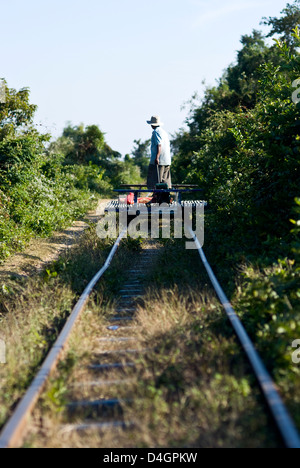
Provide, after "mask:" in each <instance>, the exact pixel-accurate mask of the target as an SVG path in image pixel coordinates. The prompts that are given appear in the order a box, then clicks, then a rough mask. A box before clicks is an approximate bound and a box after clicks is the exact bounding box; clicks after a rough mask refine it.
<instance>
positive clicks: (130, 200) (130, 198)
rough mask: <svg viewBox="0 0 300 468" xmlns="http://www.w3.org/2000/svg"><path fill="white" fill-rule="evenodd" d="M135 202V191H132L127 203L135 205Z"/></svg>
mask: <svg viewBox="0 0 300 468" xmlns="http://www.w3.org/2000/svg"><path fill="white" fill-rule="evenodd" d="M133 204H134V193H133V192H130V194H129V195H127V205H133Z"/></svg>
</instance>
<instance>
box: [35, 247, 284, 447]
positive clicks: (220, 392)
mask: <svg viewBox="0 0 300 468" xmlns="http://www.w3.org/2000/svg"><path fill="white" fill-rule="evenodd" d="M163 245H164V246H163V253H162V254H161V256H160V257H159V258H160V259H159V262H158V264H157V266H156V268H155V269H154V270H153V271H151V272H150V271H149V275H148V278H147V280H148V285H149V289H148V292H147V293H146V295H145V296H144V298H143V301H142V302H141V303H140V305H139V306H138V311H137V313H136V316H135V321H134V323H133V325H135V326H136V328H135V329H134V330H131V331H130V334H131V335H134V337H135V341H134V347H135V348H138V349H146V350H147V351H146V352H140V353H138V354H137V355H136V356H130V360H131V361H133V362H135V363H136V365H137V372H136V373H135V374H133V373H132V371H130V372H128V373H125V374H122V376H121V377H120V374H118V373H116V372H114V373H113V374H109V375H108V376H107V377H108V378H109V379H112V378H121V379H124V377H128V378H130V379H131V382H130V384H125V383H124V384H122V385H121V386H111V387H103V388H102V387H101V388H96V389H95V390H93V391H91V389H90V388H88V387H86V388H85V387H83V388H84V390H83V389H82V388H81V389H80V390H76V389H75V390H74V387H72V385H74V383H76V382H77V381H88V380H92V378H93V376H92V375H89V374H88V372H87V370H86V368H85V366H86V364H89V363H91V361H92V360H95V359H96V356H98V358H97V359H98V362H101V363H103V362H107V360H108V359H109V356H105V355H102V354H101V355H99V354H98V353H99V342H98V339H99V337H101V336H106V335H107V334H108V331H107V329H106V325H105V320H104V319H105V317H106V316H107V315H106V314H105V315H103V314H102V312H101V311H100V310H98V311H97V310H96V309H93V310H92V309H91V308H90V307H89V310H88V311H87V312H86V314H85V317H84V320H83V321H82V322H81V323H78V325H77V327H76V332H75V334H74V335H73V337H72V340H71V345H70V349H69V352H68V353H67V355H66V358H65V361H64V363H62V365H61V367H60V369H59V370H58V372H57V374H56V376H55V378H54V379H53V380H52V381H51V382H50V383H49V385H48V387H47V391H46V392H45V394H44V396H43V399H42V401H41V403H40V405H39V408H38V410H37V411H36V412H35V416H34V424H33V428H32V431H31V435H30V438H29V439H28V441H27V444H29V446H33V447H99V448H100V447H102V448H107V447H111V448H117V447H129V448H130V447H148V448H150V447H169V448H175V447H193V448H194V447H281V446H282V442H281V440H280V438H279V436H278V434H277V432H276V430H275V429H274V425H273V421H272V420H271V418H270V416H269V413H268V411H267V408H266V406H265V403H264V401H263V399H262V396H261V393H260V390H259V389H258V386H257V383H256V381H255V378H254V377H253V375H252V371H251V370H250V368H249V365H248V363H247V361H246V360H245V358H244V356H243V354H242V353H241V350H240V347H239V345H238V343H237V340H236V338H235V336H234V334H233V331H232V329H231V327H230V325H229V323H228V321H227V318H226V316H225V314H224V312H223V310H222V308H221V307H220V305H219V303H218V301H217V300H216V298H215V296H214V294H213V293H212V292H211V289H210V287H209V285H208V284H207V277H206V275H205V274H204V271H203V270H202V268H201V266H200V263H199V258H198V253H197V251H185V249H184V244H183V243H182V242H181V241H178V240H177V241H172V240H171V241H167V242H164V244H163ZM123 279H125V278H123ZM118 286H119V285H118ZM109 310H110V311H111V312H112V311H113V310H114V305H113V303H112V304H111V308H110V309H107V312H109ZM119 333H121V336H124V331H122V330H121V331H117V332H116V336H118V334H119ZM110 336H111V335H110ZM113 336H115V335H113ZM97 346H98V348H97ZM103 346H104V349H106V350H107V349H108V344H105V345H103ZM115 346H116V345H112V349H114V350H116V348H115ZM119 346H120V345H119ZM125 347H128V345H127V344H126V345H125ZM130 347H132V346H130ZM97 349H98V351H97ZM118 349H119V348H118ZM102 350H103V347H102ZM111 359H116V357H115V356H113V357H112V358H111ZM118 359H121V358H120V357H118ZM123 359H125V358H123ZM112 362H113V361H112ZM101 378H102V377H101ZM103 378H104V377H103ZM83 396H84V398H85V399H99V398H114V397H121V398H125V397H126V398H129V400H132V402H131V403H130V404H126V403H124V404H123V411H124V419H125V421H128V422H131V423H134V427H133V429H129V430H127V431H125V432H123V431H112V432H111V431H108V432H105V433H100V434H99V433H97V432H94V431H93V432H91V433H90V432H89V433H86V434H77V433H67V432H65V430H62V429H61V428H60V425H61V424H63V423H64V424H65V423H66V422H68V414H67V412H66V410H65V407H64V405H65V403H66V402H68V401H70V400H72V399H73V400H74V399H80V398H82V397H83ZM55 408H56V411H53V409H55ZM100 420H101V419H100ZM41 421H42V426H41ZM77 421H79V420H77Z"/></svg>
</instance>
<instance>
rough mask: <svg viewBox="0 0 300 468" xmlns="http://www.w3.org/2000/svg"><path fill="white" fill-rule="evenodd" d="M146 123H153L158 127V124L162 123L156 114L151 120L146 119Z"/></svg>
mask: <svg viewBox="0 0 300 468" xmlns="http://www.w3.org/2000/svg"><path fill="white" fill-rule="evenodd" d="M147 124H149V125H153V127H159V126H160V125H163V123H162V122H161V121H160V117H159V116H158V115H153V116H152V117H151V120H147Z"/></svg>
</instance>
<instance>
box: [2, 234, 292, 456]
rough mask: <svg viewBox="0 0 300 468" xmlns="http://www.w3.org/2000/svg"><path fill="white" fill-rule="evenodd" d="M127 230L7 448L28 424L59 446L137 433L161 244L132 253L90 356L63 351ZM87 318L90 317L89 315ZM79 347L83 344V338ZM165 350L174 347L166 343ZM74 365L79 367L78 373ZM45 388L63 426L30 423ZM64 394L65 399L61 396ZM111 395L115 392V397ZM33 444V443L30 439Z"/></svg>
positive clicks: (28, 398) (18, 441) (285, 421)
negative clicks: (146, 325)
mask: <svg viewBox="0 0 300 468" xmlns="http://www.w3.org/2000/svg"><path fill="white" fill-rule="evenodd" d="M125 234H126V231H124V232H123V233H122V234H121V235H120V236H119V238H118V239H117V241H116V243H115V244H114V246H113V248H112V250H111V252H110V254H109V256H108V258H107V261H106V262H105V264H104V266H103V267H102V268H101V270H100V271H99V272H98V273H97V274H96V275H95V277H94V278H93V279H92V280H91V282H90V283H89V285H88V286H87V287H86V289H85V291H84V292H83V294H82V296H81V298H80V299H79V301H78V303H77V304H76V306H75V308H74V309H73V312H72V314H71V316H70V317H69V319H68V321H67V323H66V325H65V327H64V328H63V330H62V332H61V334H60V335H59V337H58V339H57V341H56V343H55V344H54V346H53V348H52V349H51V351H50V353H49V354H48V357H47V359H46V360H45V362H44V364H43V365H42V367H41V369H40V371H39V372H38V374H37V376H36V377H35V379H34V380H33V382H32V384H31V386H30V388H29V389H28V391H27V393H26V394H25V396H24V398H23V399H22V400H21V402H20V403H19V405H18V406H17V408H16V410H15V412H14V414H13V415H12V417H11V418H10V420H9V421H8V422H7V424H6V426H5V427H4V429H3V431H2V434H1V437H0V447H1V448H5V447H16V446H20V445H22V443H23V440H24V434H25V431H26V433H29V439H27V440H30V437H31V439H32V440H34V438H35V437H36V436H38V437H40V436H41V435H42V434H43V433H44V434H45V433H46V434H47V438H48V436H49V434H50V433H51V434H52V436H51V437H52V440H53V444H54V445H56V446H58V445H60V443H61V439H62V440H63V439H66V438H67V440H68V442H67V444H69V445H75V446H86V444H87V439H86V437H87V436H88V440H89V443H91V440H93V439H91V434H94V433H97V434H98V437H99V434H100V436H101V437H102V438H104V440H105V437H106V436H107V433H109V434H111V433H112V432H114V431H118V433H119V434H120V433H121V434H125V433H126V432H127V433H128V434H130V431H131V429H132V428H133V427H134V425H135V424H136V421H135V420H131V419H130V418H129V419H128V416H129V417H130V415H134V412H133V411H132V410H130V409H129V408H130V407H132V405H134V402H133V401H132V400H133V399H134V396H135V395H134V392H135V390H134V389H133V388H132V387H131V385H132V381H133V377H134V375H135V373H136V372H138V367H139V365H140V364H142V363H143V359H144V358H143V356H144V355H145V354H149V355H151V353H152V352H153V349H154V348H149V347H146V348H145V347H143V344H144V342H143V340H142V339H141V334H140V333H139V328H140V320H139V321H137V320H136V314H137V313H138V312H139V309H140V307H141V304H142V302H143V300H144V297H143V296H144V294H145V291H146V287H147V272H148V271H149V266H150V265H154V264H155V262H156V261H157V258H158V256H159V253H160V248H159V246H161V244H159V243H155V242H150V243H145V244H144V248H143V250H142V252H141V254H140V255H139V256H137V257H136V258H135V259H134V261H133V259H129V260H128V264H130V267H129V268H128V269H127V274H128V279H127V281H126V283H125V284H124V285H123V286H122V288H121V289H120V291H119V299H118V301H117V303H116V304H114V307H113V308H112V310H114V312H113V314H112V315H110V314H108V315H107V316H106V318H105V321H103V322H102V323H101V327H100V328H99V332H98V330H96V332H95V328H94V323H93V322H92V323H90V327H91V329H92V333H91V335H92V336H91V337H89V336H88V334H86V333H85V332H84V335H85V340H87V341H88V342H90V343H89V344H88V346H90V352H89V353H86V358H85V356H84V355H83V359H82V360H81V362H80V363H79V364H78V363H77V365H75V366H74V363H72V362H70V355H69V356H67V358H66V357H65V355H64V354H65V353H63V351H64V350H65V347H66V344H67V342H68V340H69V339H70V336H71V332H72V331H73V328H74V327H75V324H76V323H77V320H78V317H79V316H80V314H83V313H84V307H85V306H86V305H87V302H88V299H89V295H90V294H91V293H92V290H93V288H94V287H95V285H96V283H97V282H98V281H99V279H100V278H101V277H102V275H103V274H104V273H105V271H106V270H107V269H108V268H109V266H110V263H111V261H112V259H113V257H114V255H115V253H116V251H117V248H118V247H119V245H120V243H121V241H122V238H123V237H124V236H125ZM195 242H196V244H197V248H198V250H199V253H200V256H201V258H202V261H203V263H204V266H205V268H206V270H207V272H208V274H209V276H210V279H211V280H212V282H213V283H214V286H215V287H216V292H217V294H218V296H219V298H220V300H221V302H222V304H223V306H224V308H225V310H226V312H227V315H228V317H229V319H230V321H231V323H232V325H233V327H234V328H235V331H236V332H237V334H238V335H239V338H240V341H241V344H242V346H243V347H244V349H245V351H246V353H247V354H248V357H249V360H250V362H251V364H252V366H253V368H254V370H255V371H256V377H257V379H258V381H259V383H260V385H261V388H262V390H263V393H264V396H265V397H266V399H267V401H268V405H269V408H270V409H271V412H272V413H273V416H274V419H275V421H276V423H277V426H278V428H279V431H280V433H281V436H282V439H283V441H284V444H285V445H286V446H287V447H299V446H300V443H299V438H298V434H297V431H296V429H295V427H294V425H293V422H292V420H291V419H290V417H289V415H288V413H287V411H286V409H285V407H284V405H283V403H282V401H281V399H280V397H279V395H278V393H277V391H276V388H275V385H274V384H273V382H272V380H271V378H270V377H269V375H268V373H267V371H266V370H265V368H264V366H263V364H262V362H261V360H260V358H259V356H258V355H257V353H256V352H255V350H254V349H252V348H253V346H252V344H251V342H250V340H249V338H248V337H247V335H246V333H245V331H244V329H243V326H242V325H241V323H240V322H239V319H238V318H237V316H235V314H234V311H233V310H232V308H231V306H230V304H229V301H228V299H227V298H226V296H225V295H224V293H223V292H222V290H221V288H220V286H219V285H218V284H217V281H216V278H215V277H214V275H213V272H212V271H211V269H210V266H209V264H208V263H207V260H206V258H205V256H204V253H203V251H202V249H201V246H200V245H199V242H198V241H197V239H196V238H195ZM186 255H188V253H186ZM162 302H163V301H162ZM173 306H174V305H173ZM170 307H172V304H170ZM162 309H163V307H162ZM161 313H162V315H163V314H164V311H163V310H162V311H161ZM87 318H88V319H89V317H87ZM161 320H162V322H163V317H161ZM176 320H177V321H178V319H177V318H175V321H176ZM87 326H88V325H87ZM162 326H163V325H162ZM158 327H159V325H158ZM91 329H90V331H91ZM75 346H78V343H77V344H76V345H75ZM154 351H155V349H154ZM165 352H166V353H167V348H166V349H165ZM253 356H254V357H253ZM59 361H60V365H61V369H60V371H61V370H62V369H64V368H69V369H68V372H69V374H70V375H71V377H70V375H69V376H68V378H67V379H66V380H67V381H68V383H67V384H66V382H65V381H62V380H61V379H60V378H59V377H57V376H56V377H55V378H54V380H53V381H52V382H51V380H50V382H49V377H50V374H52V373H53V371H54V369H55V368H56V367H57V364H58V363H59ZM153 366H154V364H153ZM58 367H59V366H58ZM70 369H72V372H71V371H70ZM168 369H169V368H168ZM148 372H149V371H148ZM150 377H151V376H149V375H147V372H146V373H144V375H143V378H144V379H145V381H147V379H148V378H150ZM150 380H151V379H150ZM174 385H175V382H170V386H171V388H173V386H174ZM175 386H176V385H175ZM45 387H46V389H47V395H48V397H49V395H51V399H52V401H54V402H55V404H54V405H53V407H52V408H51V410H52V411H54V410H55V411H56V412H58V413H61V416H58V417H57V418H56V423H58V424H59V427H57V426H53V425H51V424H49V425H48V426H47V422H45V421H43V423H42V425H40V424H39V421H40V419H41V418H40V415H39V413H38V411H37V412H35V413H34V417H33V420H32V421H31V422H30V423H29V416H30V415H31V414H32V412H33V410H34V407H35V405H36V403H37V401H38V399H39V397H40V396H41V394H42V391H43V390H44V389H45ZM149 389H150V390H149ZM146 390H147V391H148V392H149V391H150V392H151V391H153V390H152V389H151V386H148V387H146ZM172 391H173V390H172ZM66 394H67V395H68V398H67V399H65V398H64V396H65V395H66ZM60 395H62V396H63V398H60ZM112 395H114V396H113V397H112ZM158 396H159V394H158ZM136 397H137V399H138V400H139V403H138V404H137V406H139V404H143V403H142V400H143V398H142V397H141V395H139V394H138V393H137V395H136ZM155 397H156V394H153V398H155ZM44 404H45V400H44ZM46 406H47V404H46ZM48 406H49V404H48ZM50 406H51V405H50ZM42 408H43V403H42ZM48 409H49V408H48ZM132 419H134V417H133V418H132ZM53 434H55V435H53ZM104 435H105V437H104ZM125 437H126V436H125ZM95 440H97V439H95ZM117 440H119V439H117ZM121 440H122V438H121ZM123 440H124V439H123ZM28 443H29V444H30V442H28ZM146 443H147V442H146ZM146 443H145V444H146ZM149 443H151V442H149ZM95 444H96V442H95ZM130 444H132V445H133V446H134V440H132V441H131V442H130V441H129V446H130ZM37 445H38V444H37Z"/></svg>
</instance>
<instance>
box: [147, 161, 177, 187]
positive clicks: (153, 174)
mask: <svg viewBox="0 0 300 468" xmlns="http://www.w3.org/2000/svg"><path fill="white" fill-rule="evenodd" d="M157 168H158V170H157ZM170 168H171V166H157V165H156V164H149V168H148V176H147V187H148V189H149V190H153V189H155V185H156V184H161V183H165V184H168V187H169V188H172V182H171V170H170Z"/></svg>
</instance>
